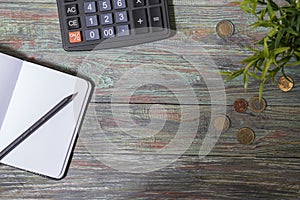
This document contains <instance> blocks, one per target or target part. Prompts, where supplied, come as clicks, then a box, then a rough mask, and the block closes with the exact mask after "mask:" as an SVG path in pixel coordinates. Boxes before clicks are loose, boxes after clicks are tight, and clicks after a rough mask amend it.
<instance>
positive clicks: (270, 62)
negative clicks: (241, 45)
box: [222, 0, 300, 99]
mask: <svg viewBox="0 0 300 200" xmlns="http://www.w3.org/2000/svg"><path fill="white" fill-rule="evenodd" d="M238 3H239V5H240V8H241V9H242V10H243V11H244V12H246V13H250V14H252V15H254V16H255V17H256V19H257V21H256V22H254V23H253V24H251V25H250V26H252V27H253V28H257V27H264V28H267V30H268V33H267V34H266V35H265V37H264V38H263V39H262V40H261V41H259V42H258V43H257V45H255V46H256V47H255V48H250V47H248V48H249V49H250V50H251V51H252V52H253V55H252V56H249V57H248V58H246V59H244V60H243V61H242V64H245V67H244V68H242V69H240V70H236V71H233V72H222V74H224V75H227V78H226V80H227V81H228V80H231V79H234V78H236V77H238V76H240V75H243V76H244V87H245V89H247V88H248V81H249V78H253V79H255V80H259V81H260V89H259V97H260V99H261V98H262V94H263V89H264V86H265V84H266V83H267V82H268V81H272V82H273V83H274V79H275V76H276V74H277V73H278V72H281V73H282V74H283V75H284V76H285V77H286V75H285V68H286V67H291V66H298V65H300V0H285V2H281V4H282V3H284V5H283V4H282V5H279V3H278V4H277V3H275V2H274V1H273V0H243V1H241V2H238Z"/></svg>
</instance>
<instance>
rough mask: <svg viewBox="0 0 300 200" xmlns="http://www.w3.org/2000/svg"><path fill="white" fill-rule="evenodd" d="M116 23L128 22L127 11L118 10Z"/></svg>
mask: <svg viewBox="0 0 300 200" xmlns="http://www.w3.org/2000/svg"><path fill="white" fill-rule="evenodd" d="M115 15H116V16H115V19H116V23H122V22H128V17H127V11H121V12H116V14H115Z"/></svg>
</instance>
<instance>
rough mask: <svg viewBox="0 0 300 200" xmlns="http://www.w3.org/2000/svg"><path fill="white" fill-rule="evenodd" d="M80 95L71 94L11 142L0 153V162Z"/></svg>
mask: <svg viewBox="0 0 300 200" xmlns="http://www.w3.org/2000/svg"><path fill="white" fill-rule="evenodd" d="M77 94H78V93H75V94H71V95H69V96H67V97H66V98H64V99H63V100H61V101H60V102H59V103H58V104H56V105H55V106H54V107H53V108H52V109H51V110H49V111H48V112H47V113H46V114H45V115H44V116H42V117H41V118H40V119H39V120H38V121H37V122H35V123H34V124H33V125H32V126H31V127H29V128H28V129H27V130H26V131H25V132H24V133H22V134H21V135H20V136H19V137H17V138H16V139H15V140H14V141H13V142H11V143H10V144H9V145H8V146H7V147H5V149H3V150H2V151H1V152H0V160H2V159H3V158H4V157H5V156H6V155H7V154H9V153H10V152H11V151H12V150H13V149H14V148H16V147H17V146H18V145H19V144H21V143H22V142H23V141H24V140H25V139H26V138H28V137H29V136H30V135H31V134H32V133H33V132H35V131H36V130H37V129H38V128H39V127H41V126H42V125H43V124H45V123H46V122H47V121H48V120H49V119H50V118H51V117H53V116H54V115H55V114H56V113H57V112H59V111H60V110H61V109H63V108H64V107H65V106H66V105H68V104H69V103H70V102H71V101H72V100H73V99H74V98H75V97H76V95H77Z"/></svg>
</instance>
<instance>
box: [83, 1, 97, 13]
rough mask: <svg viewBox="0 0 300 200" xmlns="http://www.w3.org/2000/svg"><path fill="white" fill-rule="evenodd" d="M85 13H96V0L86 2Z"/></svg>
mask: <svg viewBox="0 0 300 200" xmlns="http://www.w3.org/2000/svg"><path fill="white" fill-rule="evenodd" d="M83 7H84V13H95V12H96V2H84V5H83Z"/></svg>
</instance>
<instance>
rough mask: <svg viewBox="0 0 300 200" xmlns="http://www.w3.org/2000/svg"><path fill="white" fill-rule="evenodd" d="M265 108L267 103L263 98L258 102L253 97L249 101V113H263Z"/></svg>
mask: <svg viewBox="0 0 300 200" xmlns="http://www.w3.org/2000/svg"><path fill="white" fill-rule="evenodd" d="M266 107H267V102H266V100H265V99H264V98H261V101H259V98H258V97H253V98H251V99H250V101H249V108H250V110H251V111H253V112H256V113H260V112H263V111H264V110H265V109H266Z"/></svg>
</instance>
